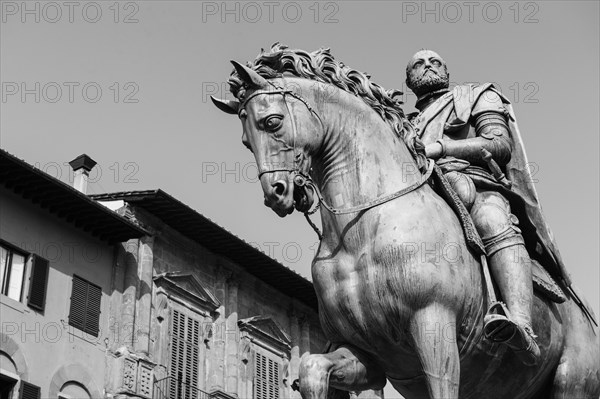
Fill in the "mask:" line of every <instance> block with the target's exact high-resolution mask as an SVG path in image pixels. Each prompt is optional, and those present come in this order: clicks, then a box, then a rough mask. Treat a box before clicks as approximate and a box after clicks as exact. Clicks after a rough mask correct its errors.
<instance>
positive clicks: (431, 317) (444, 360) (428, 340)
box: [411, 305, 460, 399]
mask: <svg viewBox="0 0 600 399" xmlns="http://www.w3.org/2000/svg"><path fill="white" fill-rule="evenodd" d="M411 335H412V339H413V342H414V345H415V349H416V351H417V354H418V357H419V359H420V361H421V367H422V371H423V374H424V377H425V380H426V385H427V388H426V389H427V391H428V393H429V397H430V398H433V399H441V398H443V399H447V398H458V388H459V379H460V359H459V355H458V346H457V342H456V318H455V316H454V315H453V314H452V312H451V311H450V310H448V309H446V308H445V307H443V306H441V305H432V306H429V307H427V308H424V309H421V310H419V311H417V312H416V313H415V315H414V318H413V321H412V323H411ZM416 396H418V397H420V396H425V397H426V393H425V392H422V393H421V394H417V395H416Z"/></svg>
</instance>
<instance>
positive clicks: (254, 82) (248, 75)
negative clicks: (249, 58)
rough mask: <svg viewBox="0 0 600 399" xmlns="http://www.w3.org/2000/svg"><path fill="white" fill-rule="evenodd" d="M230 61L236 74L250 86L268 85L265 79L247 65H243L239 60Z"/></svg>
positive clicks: (260, 86)
mask: <svg viewBox="0 0 600 399" xmlns="http://www.w3.org/2000/svg"><path fill="white" fill-rule="evenodd" d="M231 63H232V64H233V67H234V68H235V70H236V72H237V73H238V75H240V77H241V78H242V80H243V81H244V82H245V83H247V84H248V85H250V87H251V88H253V89H258V88H262V87H266V86H267V85H268V83H267V80H266V79H265V78H263V77H262V76H260V75H259V74H258V73H256V72H255V71H253V70H252V69H250V68H248V67H247V66H244V65H242V64H240V63H239V62H237V61H233V60H232V61H231Z"/></svg>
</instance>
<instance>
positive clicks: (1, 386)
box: [0, 374, 17, 399]
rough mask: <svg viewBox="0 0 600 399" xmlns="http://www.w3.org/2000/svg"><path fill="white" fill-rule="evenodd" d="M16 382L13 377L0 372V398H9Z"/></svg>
mask: <svg viewBox="0 0 600 399" xmlns="http://www.w3.org/2000/svg"><path fill="white" fill-rule="evenodd" d="M16 384H17V380H15V379H14V378H12V377H10V376H7V375H4V374H0V399H11V398H12V396H13V388H14V387H15V385H16Z"/></svg>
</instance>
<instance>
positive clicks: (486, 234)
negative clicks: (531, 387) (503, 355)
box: [406, 50, 540, 365]
mask: <svg viewBox="0 0 600 399" xmlns="http://www.w3.org/2000/svg"><path fill="white" fill-rule="evenodd" d="M406 83H407V86H408V87H409V88H410V89H411V90H412V91H413V92H414V93H415V95H416V96H417V103H416V108H417V109H418V110H419V111H420V112H419V113H415V114H412V115H411V116H410V118H411V121H412V123H413V125H414V126H415V128H416V131H417V135H418V136H419V138H420V139H421V140H422V141H423V143H424V144H425V152H426V155H427V157H428V158H432V159H435V160H437V163H438V166H440V168H441V169H442V171H443V172H444V174H445V176H446V178H447V179H448V181H449V182H450V184H451V185H452V186H453V188H454V189H455V191H456V193H457V194H458V196H459V198H460V199H461V200H462V202H463V203H464V204H465V206H466V208H467V209H468V210H469V211H470V214H471V217H472V219H473V223H474V225H475V227H476V229H477V231H478V233H479V235H480V236H481V238H482V240H483V243H484V246H485V249H486V252H487V258H488V263H489V267H490V269H491V272H492V275H493V277H494V280H495V282H496V284H497V285H498V288H499V290H500V293H501V296H502V298H503V300H504V302H505V303H506V306H504V304H501V303H499V302H497V303H495V304H492V306H491V307H490V309H489V311H488V314H487V315H486V316H485V318H484V334H485V336H486V337H488V338H490V339H492V340H494V341H496V342H501V343H503V344H506V345H507V346H508V347H510V348H511V349H512V350H513V351H514V352H515V354H516V355H517V356H518V357H519V358H520V360H521V361H522V362H523V363H525V364H528V365H534V364H535V363H536V362H537V359H538V357H539V355H540V350H539V347H538V345H537V343H536V341H535V337H536V336H535V335H534V333H533V330H532V326H531V313H532V296H533V290H532V263H531V259H530V256H529V254H528V251H527V250H526V248H525V241H524V239H523V235H522V234H521V230H520V229H519V227H517V226H518V225H519V220H518V219H517V217H516V216H515V215H514V214H512V213H511V202H509V200H508V199H507V198H506V196H505V195H503V194H501V192H505V191H507V190H508V191H510V182H508V181H507V180H506V179H505V178H504V175H502V173H499V170H502V171H506V168H507V165H508V164H509V162H510V161H511V158H512V157H514V156H515V155H514V152H513V151H514V149H515V147H516V146H521V143H520V140H519V143H517V142H516V140H514V139H513V137H514V134H513V133H511V128H510V126H509V125H510V123H511V118H513V117H512V114H511V113H512V109H511V108H510V105H509V103H508V101H507V100H506V99H505V98H504V97H502V95H501V94H500V93H499V92H498V91H497V90H496V89H495V88H494V87H493V85H491V84H489V83H488V84H484V85H481V86H471V85H468V86H457V87H456V88H454V89H453V90H452V91H450V90H449V74H448V71H447V68H446V63H445V62H444V60H443V59H442V58H441V57H440V56H439V55H438V54H437V53H435V52H433V51H429V50H421V51H419V52H417V53H416V54H415V55H414V56H413V58H412V60H411V61H410V62H409V63H408V66H407V68H406ZM482 148H483V149H485V150H487V151H488V152H489V153H491V157H492V158H493V161H495V162H494V165H495V168H492V167H491V166H490V161H489V153H486V154H487V155H486V158H488V161H486V160H484V158H483V156H482ZM483 153H485V151H484V152H483ZM523 154H524V153H523ZM498 166H499V168H498ZM494 169H495V170H494ZM499 175H501V176H499ZM536 200H537V198H536ZM506 308H508V309H506Z"/></svg>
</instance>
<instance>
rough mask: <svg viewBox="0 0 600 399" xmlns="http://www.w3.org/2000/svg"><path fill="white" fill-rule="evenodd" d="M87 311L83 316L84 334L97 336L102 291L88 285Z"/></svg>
mask: <svg viewBox="0 0 600 399" xmlns="http://www.w3.org/2000/svg"><path fill="white" fill-rule="evenodd" d="M87 288H88V291H87V309H86V315H85V332H86V333H88V334H92V335H94V336H98V332H99V331H100V302H101V300H102V289H100V287H98V286H95V285H93V284H90V283H88V286H87Z"/></svg>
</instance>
